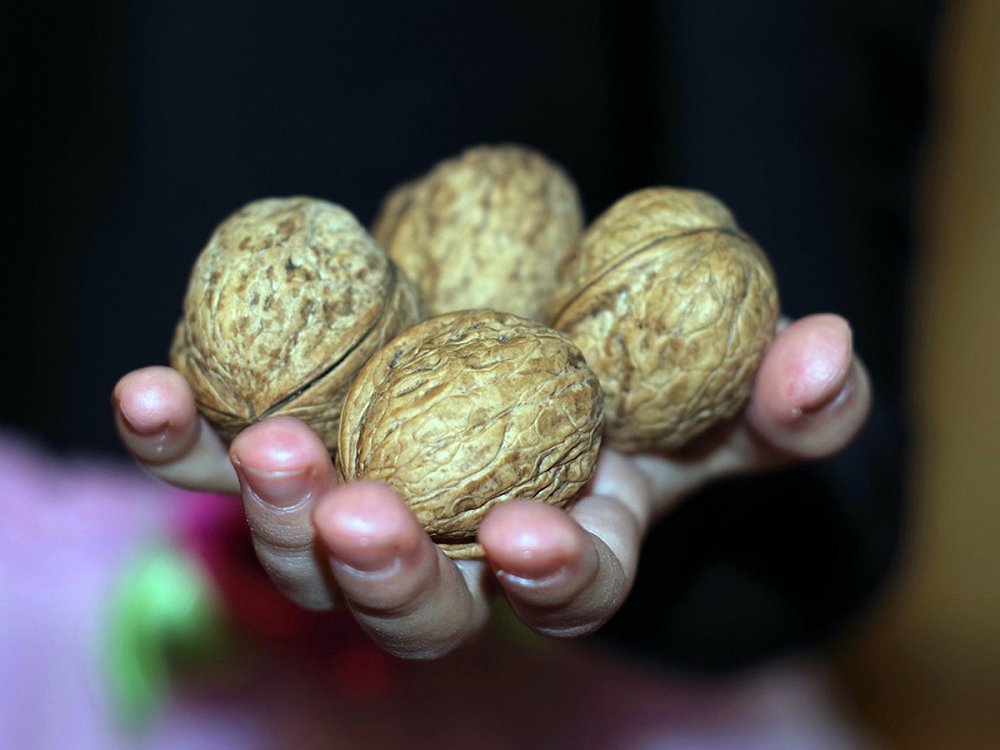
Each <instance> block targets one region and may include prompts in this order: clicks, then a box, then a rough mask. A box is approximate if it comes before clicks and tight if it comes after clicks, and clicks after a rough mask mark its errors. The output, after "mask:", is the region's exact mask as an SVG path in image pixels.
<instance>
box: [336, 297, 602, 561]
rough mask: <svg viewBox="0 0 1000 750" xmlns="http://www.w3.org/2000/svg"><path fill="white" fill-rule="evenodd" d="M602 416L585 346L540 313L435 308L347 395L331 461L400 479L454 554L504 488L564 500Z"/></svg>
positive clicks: (591, 451)
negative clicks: (529, 316)
mask: <svg viewBox="0 0 1000 750" xmlns="http://www.w3.org/2000/svg"><path fill="white" fill-rule="evenodd" d="M602 426H603V419H602V409H601V388H600V384H599V383H598V381H597V378H596V376H595V375H594V373H593V372H592V371H591V370H590V368H589V367H588V366H587V363H586V361H585V360H584V358H583V355H582V354H581V353H580V350H579V349H577V348H576V347H575V346H574V345H573V344H572V343H571V342H570V341H569V340H568V339H567V338H566V337H565V336H563V335H562V334H559V333H557V332H555V331H553V330H551V329H549V328H546V327H544V326H543V325H541V324H540V323H536V322H534V321H529V320H526V319H523V318H519V317H517V316H514V315H509V314H505V313H497V312H493V311H486V310H479V311H463V312H455V313H449V314H445V315H442V316H438V317H435V318H431V319H430V320H427V321H425V322H423V323H420V324H418V325H416V326H414V327H413V328H410V329H409V330H407V331H404V332H403V333H402V334H400V335H399V336H398V337H397V338H395V339H394V340H393V341H391V342H389V343H388V344H387V345H386V346H385V347H383V348H382V350H381V351H379V352H378V353H377V354H376V355H375V356H374V357H373V358H372V359H371V361H370V362H369V363H368V364H367V365H365V367H364V368H363V369H362V370H361V372H360V373H359V374H358V377H357V379H356V380H355V381H354V385H353V386H352V387H351V390H350V393H349V394H348V397H347V400H346V402H345V403H344V411H343V416H342V419H341V423H340V452H339V453H338V455H337V466H338V469H339V472H340V475H341V477H342V478H343V479H344V480H345V481H346V480H351V479H357V478H361V477H367V478H369V479H374V480H377V481H380V482H383V483H385V484H388V485H389V486H391V487H393V488H394V489H396V490H397V491H398V492H399V493H400V494H401V495H402V497H403V498H404V499H405V500H406V501H407V503H408V504H409V506H410V507H411V508H412V510H413V511H414V513H415V514H416V516H417V518H418V519H419V520H420V521H421V523H423V525H424V527H425V528H426V529H427V531H428V533H429V534H430V535H431V538H432V539H433V540H434V541H435V542H436V543H438V545H439V546H440V547H441V548H442V549H443V550H444V551H445V553H446V554H448V555H449V556H451V557H456V558H467V557H479V556H481V555H482V549H481V548H480V546H479V545H478V544H477V543H476V541H475V533H476V529H477V528H478V526H479V523H480V521H481V520H482V518H483V517H484V516H485V515H486V513H487V512H488V511H489V510H490V509H491V508H493V507H494V506H496V505H497V504H498V503H502V502H504V501H506V500H510V499H513V498H529V499H534V500H538V501H542V502H546V503H551V504H554V505H559V506H565V505H566V504H567V503H568V502H570V501H571V500H572V499H573V498H574V496H575V495H577V493H578V492H579V491H580V489H581V488H582V487H583V486H584V485H585V484H586V483H587V482H588V481H589V479H590V476H591V474H592V473H593V469H594V464H595V462H596V459H597V451H598V448H599V447H600V442H601V431H602Z"/></svg>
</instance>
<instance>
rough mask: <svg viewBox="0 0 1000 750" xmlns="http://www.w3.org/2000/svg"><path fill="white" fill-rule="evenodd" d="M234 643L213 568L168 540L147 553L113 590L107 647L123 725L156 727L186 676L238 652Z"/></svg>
mask: <svg viewBox="0 0 1000 750" xmlns="http://www.w3.org/2000/svg"><path fill="white" fill-rule="evenodd" d="M234 645H235V637H234V634H233V632H232V630H231V629H230V628H229V626H228V624H227V622H226V617H225V615H224V612H223V607H222V604H221V600H220V598H219V596H218V593H217V592H216V590H215V588H214V586H213V584H212V582H211V580H210V579H209V577H208V576H207V574H206V573H205V571H203V570H202V569H201V567H200V566H199V565H198V564H197V563H196V562H195V561H194V560H193V559H192V558H191V557H189V556H187V555H185V554H184V553H182V552H181V551H180V550H178V549H176V548H175V547H173V546H172V545H170V544H169V543H168V542H162V541H161V542H157V543H154V544H151V545H149V546H146V547H145V548H143V549H141V550H140V551H139V552H138V554H137V555H136V556H135V558H134V559H133V560H132V562H131V563H130V564H129V565H128V566H127V567H126V569H125V570H124V571H123V573H122V575H121V578H120V580H119V582H118V584H117V586H116V587H115V590H114V592H113V595H112V600H111V607H110V612H109V622H108V627H107V631H106V637H105V644H104V655H105V672H106V674H107V676H108V679H109V683H110V691H111V696H112V699H113V703H114V705H115V707H116V709H117V711H118V715H119V717H120V719H121V721H122V723H123V724H124V725H125V726H126V727H128V728H129V729H132V730H140V729H142V728H143V727H145V726H148V725H149V723H150V722H151V721H152V719H153V718H154V717H155V716H156V713H157V711H158V709H159V707H160V706H161V705H162V704H163V702H164V700H165V699H166V698H167V697H168V695H169V690H170V683H171V681H172V679H173V678H174V677H175V676H176V675H177V673H178V672H179V671H183V670H185V669H187V668H191V667H193V666H196V665H198V664H202V663H204V662H205V661H209V660H215V659H218V658H219V657H221V656H224V655H225V654H228V653H231V652H232V650H233V647H234Z"/></svg>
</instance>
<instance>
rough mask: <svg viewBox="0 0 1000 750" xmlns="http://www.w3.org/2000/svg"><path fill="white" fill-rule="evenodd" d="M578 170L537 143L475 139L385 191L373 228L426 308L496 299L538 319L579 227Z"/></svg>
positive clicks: (482, 304)
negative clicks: (479, 142) (571, 172)
mask: <svg viewBox="0 0 1000 750" xmlns="http://www.w3.org/2000/svg"><path fill="white" fill-rule="evenodd" d="M582 226H583V211H582V208H581V206H580V199H579V196H578V194H577V190H576V187H575V186H574V184H573V182H572V180H571V179H570V178H569V176H568V175H567V174H566V173H565V172H564V171H563V169H562V168H561V167H559V166H558V165H556V164H554V163H553V162H551V161H550V160H549V159H547V158H546V157H545V156H543V155H542V154H540V153H538V152H537V151H534V150H531V149H529V148H525V147H523V146H516V145H501V146H479V147H476V148H470V149H468V150H466V151H465V152H464V153H462V154H461V155H460V156H458V157H455V158H452V159H448V160H446V161H442V162H440V163H439V164H437V165H436V166H435V167H434V168H433V169H431V170H430V172H428V173H427V174H426V175H425V176H423V177H421V178H419V179H417V180H414V181H412V182H408V183H406V184H404V185H402V186H400V187H398V188H397V189H396V190H394V191H393V192H392V193H390V194H389V196H388V197H387V198H386V200H385V201H384V203H383V206H382V208H381V210H380V213H379V216H378V217H377V218H376V220H375V222H374V224H373V227H372V234H373V235H374V236H375V239H376V240H378V241H379V242H380V243H381V244H382V245H383V247H385V248H386V250H387V251H388V252H389V256H390V257H391V258H392V259H393V260H394V261H395V262H396V263H398V264H399V266H400V268H402V269H403V271H404V272H405V273H406V274H407V275H408V276H409V277H410V278H411V279H413V280H414V282H415V283H416V284H417V286H418V287H419V289H420V293H421V298H422V299H423V301H424V304H425V305H426V306H427V310H428V313H429V314H431V315H436V314H440V313H445V312H450V311H453V310H464V309H473V308H490V309H494V310H502V311H505V312H511V313H514V314H516V315H519V316H521V317H525V318H531V319H534V320H541V318H542V316H543V314H544V309H545V304H546V301H547V300H548V299H549V297H550V296H551V295H552V292H553V290H554V288H555V283H556V273H557V270H558V268H559V264H560V263H561V262H563V260H564V259H565V258H566V257H567V255H568V254H569V253H570V252H571V251H572V248H573V245H574V244H575V242H576V241H577V239H578V238H579V236H580V233H581V231H582Z"/></svg>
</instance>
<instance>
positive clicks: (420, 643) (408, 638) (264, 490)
mask: <svg viewBox="0 0 1000 750" xmlns="http://www.w3.org/2000/svg"><path fill="white" fill-rule="evenodd" d="M780 328H781V330H780V331H779V334H778V336H777V337H776V339H775V341H774V342H773V344H772V345H771V347H770V348H769V349H768V352H767V354H766V356H765V358H764V361H763V363H762V364H761V367H760V370H759V372H758V375H757V380H756V383H755V387H754V391H753V395H752V397H751V400H750V403H749V405H748V407H747V408H746V410H745V411H744V412H743V414H742V415H741V416H740V417H738V418H737V419H736V420H734V422H733V423H732V424H731V425H727V426H726V429H724V430H719V431H717V432H715V433H713V435H712V436H711V437H710V438H706V440H704V441H702V442H703V444H702V445H700V446H699V449H698V450H697V452H691V453H690V454H687V452H686V454H685V455H683V456H680V455H679V456H672V457H671V456H661V455H642V456H624V455H621V454H619V453H617V452H615V451H613V450H611V449H604V450H602V453H601V457H600V461H599V463H598V468H597V471H596V473H595V476H594V479H593V481H592V482H591V485H590V487H589V490H588V492H587V493H586V494H585V496H584V497H583V498H581V499H580V500H579V501H578V502H577V503H576V504H575V505H574V506H573V507H572V509H571V510H570V511H569V512H568V513H566V512H563V511H561V510H557V509H555V508H552V507H550V506H546V505H542V504H536V503H531V502H528V501H517V502H512V503H508V504H505V505H503V506H501V507H498V508H496V509H495V510H493V511H492V512H491V513H490V514H489V515H488V516H487V517H486V519H485V520H484V521H483V523H482V525H481V527H480V529H479V541H480V543H481V544H482V545H483V548H484V549H485V550H486V555H487V556H486V559H485V560H482V561H459V562H455V561H452V560H449V559H448V558H447V557H445V556H444V555H443V554H442V553H441V552H440V551H439V550H438V549H437V548H436V547H435V545H434V544H433V543H432V542H431V540H430V539H429V537H427V535H426V534H424V532H423V530H422V529H421V527H420V525H419V524H418V523H417V521H416V519H415V517H414V516H413V515H412V514H411V513H410V511H409V509H408V508H407V507H406V505H405V504H404V503H403V501H402V500H401V499H400V498H399V497H398V496H397V495H396V494H395V493H394V492H393V491H392V490H390V489H389V488H387V487H385V486H382V485H378V484H375V483H372V482H354V483H350V484H347V485H340V484H338V482H337V479H336V474H335V471H334V469H333V466H332V465H331V463H330V459H329V457H328V456H327V453H326V450H325V449H324V447H323V445H322V443H321V442H320V441H319V439H318V438H317V437H316V436H315V435H314V434H313V433H312V432H311V431H310V430H309V429H308V428H307V427H306V426H305V425H304V424H302V423H301V422H298V421H296V420H294V419H291V418H276V419H272V420H269V421H267V422H262V423H260V424H257V425H254V426H252V427H250V428H248V429H246V430H245V431H244V432H242V433H241V434H240V435H239V436H238V437H237V438H236V439H235V440H234V441H233V443H232V445H231V446H230V447H229V450H228V451H227V449H226V447H225V446H224V445H223V444H222V442H221V441H220V440H219V439H218V438H217V437H216V436H215V435H214V433H212V431H211V430H210V429H209V428H208V427H207V425H205V423H204V422H203V421H202V419H201V418H200V417H199V416H198V414H197V412H196V410H195V407H194V402H193V399H192V396H191V392H190V390H189V388H188V386H187V384H186V383H185V382H184V380H183V379H182V378H181V377H180V375H178V374H177V373H176V372H174V371H172V370H170V369H168V368H164V367H150V368H145V369H141V370H137V371H135V372H132V373H130V374H128V375H126V376H125V377H124V378H122V379H121V381H119V383H118V385H117V386H116V388H115V391H114V403H115V407H116V420H117V424H118V428H119V433H120V435H121V438H122V440H123V442H124V444H125V446H126V447H127V448H128V449H129V450H130V451H131V452H132V454H133V455H134V456H135V457H136V459H137V460H138V461H139V462H141V463H142V464H144V465H145V466H146V467H147V468H148V469H149V471H150V472H152V473H153V474H155V475H157V476H159V477H161V478H163V479H165V480H167V481H169V482H171V483H173V484H176V485H178V486H183V487H188V488H194V489H202V490H216V491H221V492H230V493H234V494H237V493H238V494H240V495H241V497H242V499H243V506H244V511H245V513H246V516H247V521H248V523H249V526H250V529H251V531H252V533H253V537H254V543H255V546H256V549H257V553H258V556H259V557H260V559H261V561H262V563H263V564H264V566H265V568H266V569H267V570H268V571H269V572H270V574H271V576H272V577H273V578H274V580H275V581H276V583H277V584H278V586H279V587H281V589H282V590H283V591H285V593H286V594H288V595H289V596H290V597H291V598H292V599H294V600H295V601H297V602H299V603H300V604H302V605H303V606H307V607H311V608H329V607H332V606H341V605H345V606H347V607H349V608H350V609H351V610H352V612H353V613H354V615H355V617H356V618H357V619H358V621H359V622H360V623H361V625H362V626H363V627H365V628H366V630H367V631H368V632H369V633H370V634H371V636H372V638H373V639H374V640H375V641H376V642H377V643H379V644H380V645H381V646H382V647H383V648H385V649H386V650H387V651H389V652H390V653H393V654H396V655H399V656H404V657H409V658H434V657H437V656H441V655H443V654H446V653H448V652H449V651H451V650H453V649H454V648H456V647H458V646H459V645H461V644H462V643H463V642H465V641H467V640H469V639H470V638H472V637H473V636H474V635H475V634H476V633H477V632H478V630H479V629H480V628H481V627H482V625H483V624H484V623H485V621H486V618H487V616H488V610H489V598H490V596H491V591H492V588H493V582H494V581H496V582H497V583H499V586H500V587H501V588H502V590H503V591H504V592H505V593H506V595H507V597H508V599H509V600H510V602H511V604H512V606H513V608H514V610H515V611H516V612H517V613H518V615H519V616H520V618H521V619H522V620H523V621H524V622H525V623H526V624H527V625H528V626H530V627H532V628H533V629H534V630H536V631H538V632H540V633H544V634H548V635H552V636H560V637H569V636H575V635H582V634H585V633H589V632H592V631H593V630H595V629H597V628H598V627H600V625H601V624H603V623H604V622H605V621H607V619H608V618H609V617H611V615H613V614H614V613H615V611H616V610H617V609H618V607H619V606H620V605H621V603H622V602H623V601H624V599H625V597H626V595H627V594H628V591H629V588H630V587H631V584H632V581H633V579H634V577H635V572H636V565H637V560H638V554H639V548H640V545H641V543H642V539H643V537H644V535H645V533H646V531H647V530H648V529H649V527H650V525H651V524H652V523H654V522H655V521H656V519H658V518H659V517H661V516H662V515H664V514H665V513H667V512H669V510H670V509H671V508H672V507H673V506H674V505H676V503H678V502H679V501H680V500H681V499H682V498H684V497H685V496H687V495H689V494H690V493H691V492H692V491H694V490H696V489H697V488H698V487H700V486H702V485H704V484H706V483H707V482H710V481H712V480H715V479H718V478H721V477H723V476H727V475H732V474H737V473H750V472H756V471H762V470H767V469H773V468H776V467H780V466H782V465H785V464H790V463H794V462H797V461H802V460H812V459H817V458H821V457H824V456H829V455H831V454H833V453H835V452H837V451H839V450H840V449H841V448H843V447H844V446H846V445H847V444H848V443H849V442H850V440H851V439H852V437H853V436H854V434H855V433H856V432H857V431H858V429H859V428H860V427H861V425H862V424H863V423H864V420H865V418H866V416H867V413H868V409H869V406H870V401H871V394H870V386H869V380H868V376H867V373H866V371H865V368H864V366H863V365H862V364H861V362H860V361H859V360H858V359H857V358H856V357H854V356H853V352H852V348H851V332H850V328H849V327H848V325H847V323H846V322H845V321H844V320H843V319H841V318H839V317H837V316H834V315H813V316H810V317H807V318H803V319H801V320H799V321H796V322H794V323H785V322H783V323H782V325H781V327H780Z"/></svg>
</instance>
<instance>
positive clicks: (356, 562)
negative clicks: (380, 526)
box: [333, 515, 406, 578]
mask: <svg viewBox="0 0 1000 750" xmlns="http://www.w3.org/2000/svg"><path fill="white" fill-rule="evenodd" d="M338 525H339V527H340V530H341V532H342V533H341V534H340V536H341V541H340V543H339V544H337V549H336V555H335V556H334V558H333V561H334V563H335V564H336V565H337V566H338V567H340V568H341V569H346V571H347V572H348V573H351V574H354V575H360V576H364V577H366V578H370V577H372V576H376V577H382V576H387V575H391V574H392V573H394V572H395V571H397V570H398V569H399V568H400V567H401V566H402V564H403V554H404V552H405V551H406V550H404V549H402V547H401V540H400V539H399V538H398V537H396V536H385V535H384V532H383V536H382V537H381V538H379V537H378V536H376V534H377V533H378V530H377V528H376V524H375V523H373V522H372V521H370V520H368V519H367V518H364V517H363V516H361V515H350V516H348V515H345V516H343V517H341V518H340V519H339V523H338Z"/></svg>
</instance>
